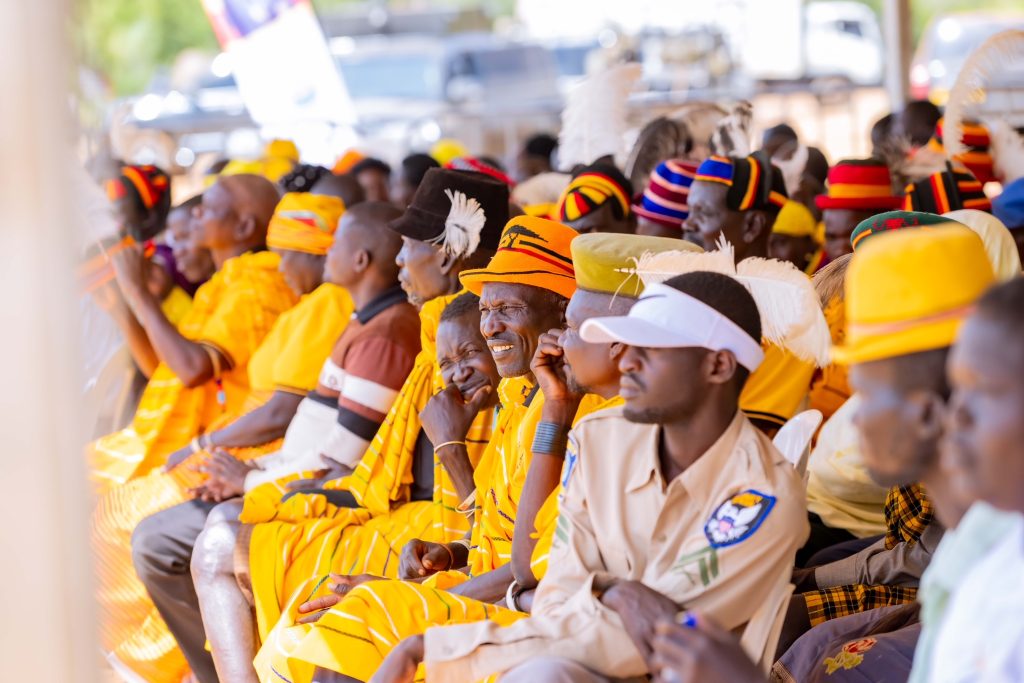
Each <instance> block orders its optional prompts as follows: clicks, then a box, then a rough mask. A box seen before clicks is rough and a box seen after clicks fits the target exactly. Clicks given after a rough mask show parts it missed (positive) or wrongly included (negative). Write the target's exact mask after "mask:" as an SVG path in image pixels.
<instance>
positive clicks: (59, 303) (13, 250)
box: [0, 0, 99, 683]
mask: <svg viewBox="0 0 1024 683" xmlns="http://www.w3.org/2000/svg"><path fill="white" fill-rule="evenodd" d="M69 10H70V7H69V2H68V0H45V1H44V2H15V1H10V0H7V1H4V2H0V45H3V46H4V59H3V60H0V93H3V97H2V100H0V178H2V180H0V485H2V486H3V493H2V495H0V553H2V556H0V596H2V602H3V609H0V662H2V664H0V668H2V669H3V679H4V680H8V681H33V682H34V683H51V682H52V683H58V682H59V683H66V682H67V681H76V682H84V683H90V682H92V681H96V680H98V678H99V668H98V664H97V663H98V661H99V660H98V657H97V649H96V648H97V646H96V643H95V633H96V626H95V623H94V620H93V618H94V609H93V587H92V583H91V576H90V575H91V556H90V553H89V550H88V534H87V525H88V519H89V509H90V504H89V501H88V490H87V485H86V480H85V472H84V470H85V467H84V461H83V456H82V447H81V444H82V439H81V434H82V430H81V429H80V424H79V414H78V409H79V407H80V406H79V405H78V403H79V396H80V395H81V382H80V381H78V375H79V371H78V368H79V364H78V363H77V362H76V361H75V358H76V349H75V348H74V344H73V343H72V340H73V339H75V338H76V337H77V335H76V334H75V327H74V320H73V319H72V317H71V311H72V301H73V290H72V287H73V285H72V265H71V264H72V254H71V244H72V239H73V235H74V232H75V231H76V230H77V229H78V227H77V226H76V225H75V223H74V221H75V220H76V219H77V218H78V217H77V216H73V215H69V213H70V212H69V211H68V201H67V200H68V195H69V194H70V192H69V189H68V181H67V169H68V165H69V164H70V163H72V152H73V144H74V143H73V137H72V136H71V134H70V133H69V131H68V127H67V125H66V124H67V119H68V116H69V111H68V109H69V107H68V84H69V82H70V80H71V79H72V78H73V76H74V70H73V69H72V68H71V66H70V62H69V60H68V57H69V54H70V50H69V47H70V43H71V38H70V37H69V36H68V35H67V32H68V31H70V30H74V27H73V25H72V21H71V18H70V12H69Z"/></svg>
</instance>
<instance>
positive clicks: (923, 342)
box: [832, 225, 995, 365]
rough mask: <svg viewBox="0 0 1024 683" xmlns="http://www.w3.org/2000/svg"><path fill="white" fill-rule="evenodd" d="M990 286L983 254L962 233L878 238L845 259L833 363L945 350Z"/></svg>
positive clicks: (948, 230)
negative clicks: (841, 329)
mask: <svg viewBox="0 0 1024 683" xmlns="http://www.w3.org/2000/svg"><path fill="white" fill-rule="evenodd" d="M994 283H995V275H994V274H993V272H992V266H991V264H990V263H989V261H988V257H987V256H986V255H985V248H984V246H983V245H982V242H981V240H980V239H979V238H978V236H977V235H975V234H974V233H973V232H971V231H970V230H968V229H967V228H964V227H962V226H957V225H951V226H948V227H937V228H934V229H931V230H896V231H891V232H888V233H884V234H880V235H878V236H876V237H874V238H873V239H871V240H870V241H868V242H865V244H864V246H863V247H861V249H860V250H858V251H857V252H856V253H855V254H854V256H853V259H852V260H851V261H850V267H849V269H848V270H847V272H846V341H845V344H844V345H843V346H836V347H833V349H832V357H833V360H835V361H836V362H838V363H843V364H850V365H853V364H857V363H867V362H870V361H875V360H883V359H886V358H893V357H896V356H905V355H907V354H911V353H917V352H919V351H930V350H932V349H941V348H944V347H947V346H950V345H951V344H952V343H953V340H954V339H955V338H956V333H957V330H958V329H959V328H960V324H961V323H962V322H963V320H964V318H965V317H967V315H968V314H969V313H970V312H971V309H972V308H973V306H974V302H975V301H977V299H978V297H980V296H981V295H982V294H983V293H984V292H985V290H986V289H988V288H989V287H990V286H991V285H992V284H994Z"/></svg>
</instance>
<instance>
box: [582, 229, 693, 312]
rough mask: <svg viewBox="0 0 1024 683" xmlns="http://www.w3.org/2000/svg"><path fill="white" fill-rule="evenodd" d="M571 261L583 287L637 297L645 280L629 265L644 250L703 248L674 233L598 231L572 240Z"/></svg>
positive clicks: (654, 252) (656, 251)
mask: <svg viewBox="0 0 1024 683" xmlns="http://www.w3.org/2000/svg"><path fill="white" fill-rule="evenodd" d="M569 248H570V249H571V250H572V265H573V269H574V270H575V271H576V284H577V285H578V286H579V287H580V288H581V289H586V290H588V291H592V292H601V293H605V294H619V295H622V296H628V297H632V298H634V299H635V298H637V297H639V296H640V294H641V293H642V292H643V291H644V283H643V281H642V280H641V279H640V278H639V277H637V276H636V275H635V274H633V273H632V272H630V269H633V268H636V265H637V261H638V260H639V259H640V257H641V256H643V255H644V254H660V253H663V252H666V251H692V252H698V253H699V252H702V251H703V249H701V248H700V247H698V246H697V245H696V244H692V243H690V242H685V241H683V240H680V239H674V238H671V237H645V236H642V235H620V234H613V233H600V232H595V233H591V234H589V235H580V236H579V237H577V238H576V239H574V240H573V241H572V244H571V245H570V247H569Z"/></svg>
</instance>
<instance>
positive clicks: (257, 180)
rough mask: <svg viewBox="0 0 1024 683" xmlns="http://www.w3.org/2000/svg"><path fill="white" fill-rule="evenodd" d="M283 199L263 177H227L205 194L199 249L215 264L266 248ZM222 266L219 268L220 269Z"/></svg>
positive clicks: (200, 210) (201, 208)
mask: <svg viewBox="0 0 1024 683" xmlns="http://www.w3.org/2000/svg"><path fill="white" fill-rule="evenodd" d="M279 199H280V196H279V195H278V193H277V188H276V187H274V184H273V183H271V182H270V181H269V180H267V179H266V178H264V177H262V176H257V175H248V174H240V175H233V176H224V177H221V178H219V179H218V180H217V182H216V183H214V184H213V185H211V186H210V187H209V188H208V189H207V190H206V191H205V192H204V193H203V199H202V203H201V204H200V206H199V213H198V216H199V219H198V231H197V233H196V236H197V238H198V246H201V247H205V248H206V249H209V250H210V253H211V254H212V255H213V258H214V261H215V262H223V261H224V260H225V259H227V258H230V257H232V256H237V255H238V254H240V253H243V252H245V251H249V250H252V249H260V248H263V247H264V246H266V241H267V226H268V225H269V224H270V217H271V216H273V215H274V207H276V206H277V202H278V200H279ZM218 267H219V266H218Z"/></svg>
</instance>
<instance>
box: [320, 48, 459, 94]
mask: <svg viewBox="0 0 1024 683" xmlns="http://www.w3.org/2000/svg"><path fill="white" fill-rule="evenodd" d="M337 64H338V68H339V69H340V70H341V73H342V76H343V77H344V79H345V86H346V87H347V88H348V92H349V94H350V95H351V96H352V98H353V99H356V100H359V99H369V98H374V97H394V98H404V99H415V100H436V99H439V98H440V97H441V69H440V66H439V64H438V62H437V61H436V60H434V59H431V58H430V57H429V56H428V55H425V54H396V55H389V54H380V55H371V56H359V55H352V56H348V57H345V58H338V59H337Z"/></svg>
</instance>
